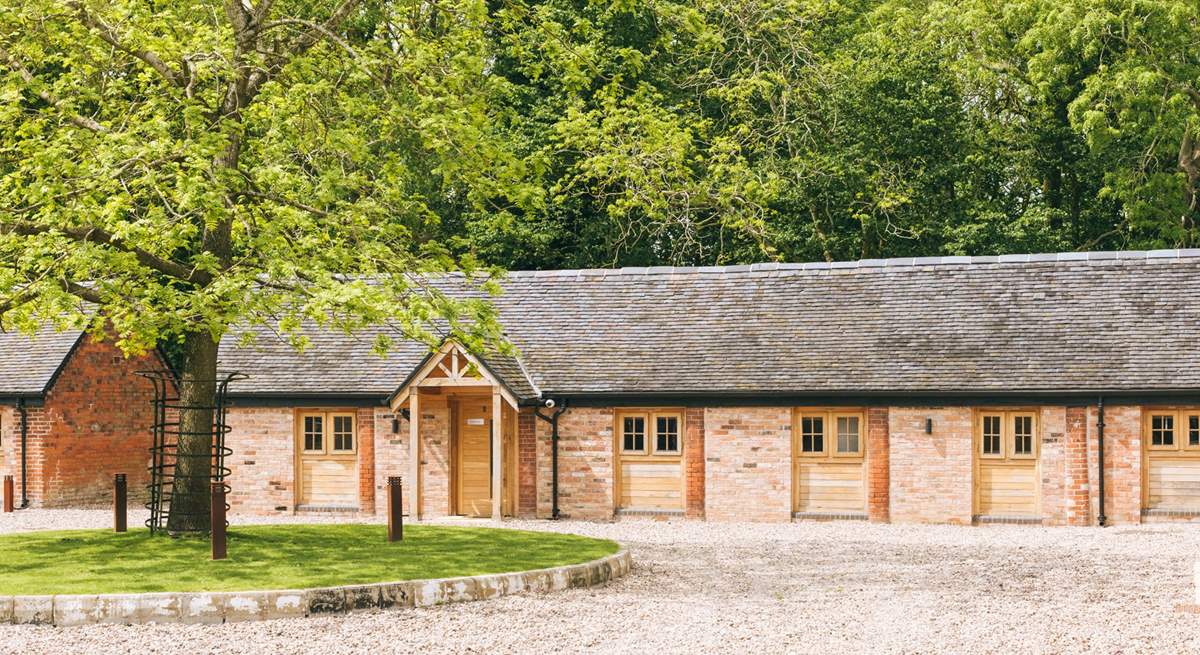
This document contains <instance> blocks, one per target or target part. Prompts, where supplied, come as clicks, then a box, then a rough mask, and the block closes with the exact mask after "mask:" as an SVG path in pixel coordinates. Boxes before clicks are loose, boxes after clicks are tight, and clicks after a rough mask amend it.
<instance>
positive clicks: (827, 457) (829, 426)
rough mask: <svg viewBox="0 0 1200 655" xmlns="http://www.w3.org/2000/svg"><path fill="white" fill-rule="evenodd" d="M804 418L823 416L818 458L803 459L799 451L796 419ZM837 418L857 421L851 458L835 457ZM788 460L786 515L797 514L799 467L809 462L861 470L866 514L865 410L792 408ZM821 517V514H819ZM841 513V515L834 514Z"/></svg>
mask: <svg viewBox="0 0 1200 655" xmlns="http://www.w3.org/2000/svg"><path fill="white" fill-rule="evenodd" d="M805 414H824V415H825V417H826V421H825V433H824V437H823V439H824V444H823V445H824V450H823V451H822V452H821V454H810V455H805V454H804V453H802V452H801V451H800V446H801V443H800V441H801V438H802V435H801V432H800V419H801V418H802V417H803V416H804V415H805ZM841 416H854V417H857V418H858V425H859V428H858V453H857V454H853V455H839V454H837V419H838V417H841ZM791 426H792V435H791V437H792V438H791V446H792V452H791V457H790V458H789V461H788V467H789V468H790V469H791V471H790V473H791V481H792V493H791V504H790V507H791V509H790V514H795V513H797V512H799V511H800V464H801V463H802V462H809V463H813V464H821V463H826V462H828V463H842V464H853V463H857V464H859V466H861V467H862V510H861V511H862V513H864V514H865V513H866V512H867V510H868V505H869V502H868V501H869V500H870V496H871V492H870V490H869V489H868V486H869V484H870V480H869V472H870V467H869V464H868V459H869V453H870V448H868V444H867V439H868V438H869V437H868V434H867V432H868V430H867V408H866V407H850V406H841V405H831V406H820V407H793V408H792V411H791ZM822 513H824V512H822ZM838 513H841V512H838Z"/></svg>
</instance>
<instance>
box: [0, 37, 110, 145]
mask: <svg viewBox="0 0 1200 655" xmlns="http://www.w3.org/2000/svg"><path fill="white" fill-rule="evenodd" d="M0 58H2V59H4V61H6V62H8V65H9V66H12V67H13V70H15V71H17V73H18V74H19V75H20V76H21V79H23V80H25V83H26V84H28V85H29V87H30V90H31V91H33V92H34V93H36V94H37V96H38V97H39V98H41V99H42V101H43V102H45V103H46V104H48V105H50V106H51V107H54V108H55V109H58V110H60V111H61V110H62V106H61V105H62V101H61V100H59V99H58V98H57V97H56V96H55V95H54V94H52V93H50V92H49V91H46V90H44V89H42V90H34V89H33V87H34V85H35V84H37V81H38V80H37V78H36V77H34V75H33V73H31V72H29V69H28V68H25V66H23V65H21V62H19V61H17V59H16V57H13V56H12V54H11V53H10V52H9V51H8V50H5V49H4V48H3V47H0ZM67 120H69V121H71V124H73V125H75V126H76V127H82V128H83V129H85V130H91V131H92V132H98V133H105V132H108V128H107V127H104V126H103V125H101V124H100V123H97V122H96V121H95V120H93V119H91V118H88V117H87V116H80V115H79V114H68V115H67Z"/></svg>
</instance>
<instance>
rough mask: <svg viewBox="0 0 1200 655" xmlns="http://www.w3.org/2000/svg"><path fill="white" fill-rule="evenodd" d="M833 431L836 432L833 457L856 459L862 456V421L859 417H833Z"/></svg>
mask: <svg viewBox="0 0 1200 655" xmlns="http://www.w3.org/2000/svg"><path fill="white" fill-rule="evenodd" d="M834 429H835V430H836V431H837V447H836V449H835V450H834V454H835V455H839V456H842V457H845V456H851V457H856V456H858V455H861V454H862V421H861V420H860V417H859V416H857V415H850V416H846V415H836V416H834Z"/></svg>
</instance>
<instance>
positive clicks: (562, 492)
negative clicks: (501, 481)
mask: <svg viewBox="0 0 1200 655" xmlns="http://www.w3.org/2000/svg"><path fill="white" fill-rule="evenodd" d="M536 425H537V428H536V430H537V466H538V469H537V482H536V485H537V515H538V517H539V518H549V517H550V510H551V470H550V469H551V457H550V445H551V444H550V424H549V423H547V422H546V421H538V422H537V424H536ZM558 437H559V443H558V480H559V489H558V501H559V511H560V512H561V513H562V515H563V516H565V517H569V518H575V519H593V520H595V519H609V518H612V515H613V465H614V464H613V462H614V459H613V409H612V408H610V407H604V408H597V407H577V408H572V409H569V410H567V411H566V412H565V413H563V414H562V416H561V417H560V418H559V420H558Z"/></svg>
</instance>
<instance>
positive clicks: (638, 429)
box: [621, 416, 646, 451]
mask: <svg viewBox="0 0 1200 655" xmlns="http://www.w3.org/2000/svg"><path fill="white" fill-rule="evenodd" d="M622 423H623V425H622V426H621V448H622V450H637V451H642V450H645V449H646V418H645V417H644V416H626V417H625V420H624V421H623V422H622Z"/></svg>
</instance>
